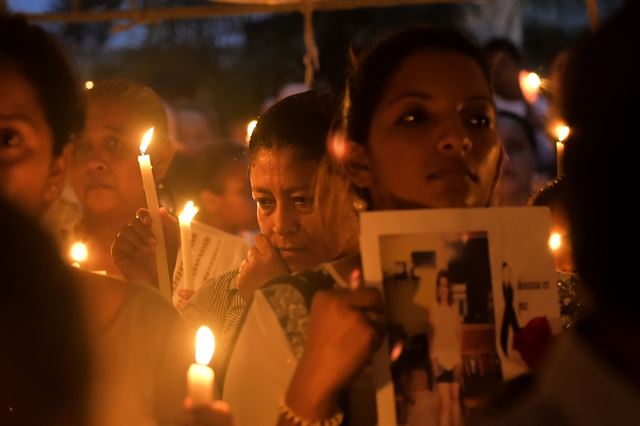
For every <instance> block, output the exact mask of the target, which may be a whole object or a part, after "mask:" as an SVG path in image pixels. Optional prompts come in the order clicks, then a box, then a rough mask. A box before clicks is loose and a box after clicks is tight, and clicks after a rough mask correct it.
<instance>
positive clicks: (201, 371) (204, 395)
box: [187, 325, 216, 406]
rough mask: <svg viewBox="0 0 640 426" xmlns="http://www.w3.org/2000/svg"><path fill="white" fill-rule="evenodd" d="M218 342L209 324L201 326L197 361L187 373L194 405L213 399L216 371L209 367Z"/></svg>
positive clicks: (189, 392)
mask: <svg viewBox="0 0 640 426" xmlns="http://www.w3.org/2000/svg"><path fill="white" fill-rule="evenodd" d="M215 347H216V343H215V339H214V338H213V333H212V332H211V330H210V329H209V327H207V326H204V325H203V326H201V327H200V328H199V329H198V332H197V333H196V362H195V363H194V364H191V366H190V367H189V372H188V373H187V392H188V394H189V396H190V397H191V400H192V402H193V405H194V406H195V405H204V404H208V403H209V402H211V401H213V398H214V394H213V386H214V383H215V377H216V375H215V373H214V372H213V370H212V369H211V368H210V367H209V362H211V358H212V357H213V352H214V350H215Z"/></svg>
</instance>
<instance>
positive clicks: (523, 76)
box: [519, 71, 542, 104]
mask: <svg viewBox="0 0 640 426" xmlns="http://www.w3.org/2000/svg"><path fill="white" fill-rule="evenodd" d="M519 80H520V90H522V95H523V96H524V98H525V100H526V101H527V102H528V103H530V104H533V103H535V102H536V100H538V92H539V90H540V85H541V84H542V80H540V76H538V74H536V73H535V72H527V71H520V75H519Z"/></svg>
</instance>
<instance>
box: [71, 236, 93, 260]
mask: <svg viewBox="0 0 640 426" xmlns="http://www.w3.org/2000/svg"><path fill="white" fill-rule="evenodd" d="M69 255H70V256H71V259H72V260H73V261H74V262H76V263H82V262H84V261H85V260H87V258H89V249H87V245H86V244H85V243H81V242H79V241H78V242H77V243H74V244H73V245H72V246H71V250H69Z"/></svg>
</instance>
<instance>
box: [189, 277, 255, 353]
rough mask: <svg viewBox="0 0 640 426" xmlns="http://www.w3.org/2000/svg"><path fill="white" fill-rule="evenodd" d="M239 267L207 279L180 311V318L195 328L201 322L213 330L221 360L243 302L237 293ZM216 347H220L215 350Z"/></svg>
mask: <svg viewBox="0 0 640 426" xmlns="http://www.w3.org/2000/svg"><path fill="white" fill-rule="evenodd" d="M239 273H240V270H239V269H233V270H231V271H228V272H225V273H223V274H220V275H218V276H217V277H215V278H212V279H210V280H208V281H207V282H206V283H205V284H204V285H203V286H202V288H201V289H200V290H198V291H197V292H196V293H195V294H194V295H193V297H192V298H191V299H190V300H189V303H188V304H187V306H186V307H185V309H184V310H183V311H182V318H183V320H184V321H185V323H186V324H187V326H189V328H191V329H193V330H195V329H197V328H198V327H199V326H201V325H206V326H208V327H209V328H210V329H211V331H213V334H214V336H216V338H217V339H219V340H218V342H221V344H220V345H216V358H218V359H224V357H225V350H226V349H227V348H228V347H229V343H230V341H231V339H232V338H233V335H234V333H235V331H236V328H237V327H238V324H239V322H240V318H241V317H242V314H243V312H244V309H245V306H246V302H245V300H244V299H243V298H242V297H241V296H240V294H239V293H238V287H237V281H238V275H239ZM218 348H219V349H218Z"/></svg>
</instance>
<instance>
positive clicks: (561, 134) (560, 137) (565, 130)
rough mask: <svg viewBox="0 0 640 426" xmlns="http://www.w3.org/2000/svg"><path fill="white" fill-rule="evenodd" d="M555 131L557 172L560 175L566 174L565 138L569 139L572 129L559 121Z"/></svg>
mask: <svg viewBox="0 0 640 426" xmlns="http://www.w3.org/2000/svg"><path fill="white" fill-rule="evenodd" d="M553 132H554V133H555V137H556V167H557V171H556V174H557V176H558V177H561V176H563V175H564V140H565V139H567V137H568V136H569V133H571V129H570V128H569V126H567V125H566V124H564V123H558V124H557V125H556V126H555V127H554V129H553Z"/></svg>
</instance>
